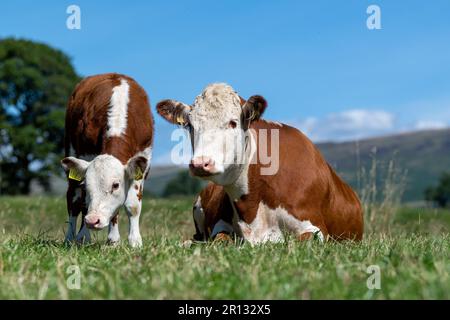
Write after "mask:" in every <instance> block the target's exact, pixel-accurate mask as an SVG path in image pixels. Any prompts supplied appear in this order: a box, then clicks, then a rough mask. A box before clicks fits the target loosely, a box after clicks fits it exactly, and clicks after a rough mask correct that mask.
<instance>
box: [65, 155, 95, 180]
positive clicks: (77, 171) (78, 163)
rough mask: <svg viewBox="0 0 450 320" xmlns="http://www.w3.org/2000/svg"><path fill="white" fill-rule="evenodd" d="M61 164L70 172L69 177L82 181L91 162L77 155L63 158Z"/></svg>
mask: <svg viewBox="0 0 450 320" xmlns="http://www.w3.org/2000/svg"><path fill="white" fill-rule="evenodd" d="M61 166H62V167H63V169H64V171H65V172H66V173H68V176H69V179H72V180H77V181H81V180H83V179H84V176H85V175H86V170H87V168H88V166H89V162H88V161H85V160H81V159H77V158H75V157H67V158H64V159H62V160H61Z"/></svg>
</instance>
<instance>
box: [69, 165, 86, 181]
mask: <svg viewBox="0 0 450 320" xmlns="http://www.w3.org/2000/svg"><path fill="white" fill-rule="evenodd" d="M69 179H72V180H75V181H81V180H83V176H82V175H81V174H80V173H79V172H78V171H77V170H75V169H74V168H72V169H70V170H69Z"/></svg>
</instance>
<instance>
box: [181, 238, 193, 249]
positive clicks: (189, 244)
mask: <svg viewBox="0 0 450 320" xmlns="http://www.w3.org/2000/svg"><path fill="white" fill-rule="evenodd" d="M193 244H194V241H192V240H185V241H183V242H182V243H181V246H182V247H183V248H190V247H192V245H193Z"/></svg>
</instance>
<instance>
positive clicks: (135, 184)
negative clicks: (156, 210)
mask: <svg viewBox="0 0 450 320" xmlns="http://www.w3.org/2000/svg"><path fill="white" fill-rule="evenodd" d="M153 126H154V124H153V116H152V113H151V110H150V105H149V101H148V98H147V94H146V92H145V90H144V89H143V88H142V87H141V86H140V85H139V84H138V83H137V82H136V81H135V80H133V79H132V78H130V77H128V76H126V75H122V74H117V73H107V74H101V75H95V76H90V77H87V78H85V79H83V80H82V81H81V82H80V83H79V84H78V85H77V86H76V87H75V89H74V91H73V93H72V95H71V97H70V99H69V102H68V105H67V110H66V118H65V141H64V144H65V158H64V159H62V160H61V164H62V166H63V168H64V170H65V171H66V174H67V176H68V189H67V195H66V199H67V211H68V214H69V224H68V229H67V233H66V237H65V241H66V242H72V241H74V240H76V241H77V242H89V241H90V233H89V229H91V230H101V229H103V228H105V227H106V226H108V227H109V231H108V242H109V243H112V244H115V243H117V242H119V240H120V234H119V226H118V213H119V208H120V207H122V206H123V207H125V211H126V213H127V215H128V218H129V234H128V241H129V244H130V246H132V247H139V246H141V245H142V237H141V234H140V231H139V216H140V214H141V209H142V194H143V187H144V180H145V179H146V178H147V175H148V172H149V168H150V159H151V151H152V144H153ZM80 212H81V213H82V221H81V227H80V230H79V233H78V234H77V235H76V227H77V218H78V215H79V214H80Z"/></svg>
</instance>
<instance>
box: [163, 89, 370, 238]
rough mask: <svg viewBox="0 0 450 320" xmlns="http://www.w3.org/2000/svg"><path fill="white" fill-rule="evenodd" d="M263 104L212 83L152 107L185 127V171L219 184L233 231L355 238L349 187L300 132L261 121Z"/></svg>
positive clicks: (354, 202)
mask: <svg viewBox="0 0 450 320" xmlns="http://www.w3.org/2000/svg"><path fill="white" fill-rule="evenodd" d="M266 106H267V103H266V101H265V99H264V98H263V97H261V96H258V95H255V96H252V97H250V98H249V99H248V100H247V101H245V100H244V99H243V98H242V97H240V96H239V95H238V94H237V93H236V92H235V91H234V90H233V89H232V88H231V87H230V86H229V85H226V84H220V83H219V84H211V85H209V86H207V87H206V88H205V90H204V91H203V92H202V94H201V95H199V96H197V98H196V99H195V102H194V104H193V105H192V106H190V105H187V104H184V103H181V102H178V101H174V100H164V101H161V102H159V103H158V105H157V111H158V113H159V114H160V115H161V116H162V117H163V118H165V119H166V120H168V121H169V122H172V123H174V124H181V125H183V126H184V127H185V128H186V129H187V130H189V132H190V138H191V143H192V147H193V157H192V159H191V163H190V170H191V173H192V174H193V175H194V176H197V177H200V178H202V179H206V180H209V181H212V182H214V183H216V184H218V185H221V186H223V189H224V190H225V192H226V194H227V195H228V197H229V198H230V200H231V202H232V209H233V222H232V227H233V229H234V231H235V232H236V233H237V235H238V236H241V237H243V238H244V239H246V240H248V241H249V242H250V243H252V244H255V243H260V242H265V241H281V240H283V239H284V237H283V231H284V230H286V231H290V232H292V233H293V234H294V235H295V236H296V237H297V238H299V239H309V238H311V237H312V236H313V235H317V236H318V237H319V238H321V239H327V238H328V237H332V238H335V239H356V240H359V239H361V238H362V234H363V215H362V209H361V205H360V202H359V200H358V197H357V195H356V194H355V192H354V191H353V190H352V189H351V188H350V187H349V186H348V185H347V184H346V183H344V182H343V181H342V180H341V179H340V178H339V177H338V176H337V174H336V173H335V172H334V170H333V169H332V168H331V167H330V166H329V165H328V164H327V162H326V161H325V160H324V159H323V157H322V155H321V154H320V152H319V150H318V149H317V148H316V147H315V146H314V145H313V143H312V142H311V141H310V140H309V139H308V138H307V137H306V136H305V135H303V134H302V133H301V132H300V131H299V130H297V129H295V128H293V127H290V126H288V125H285V124H280V123H274V122H269V121H265V120H261V119H260V118H261V115H262V114H263V112H264V110H265V109H266ZM230 141H231V142H232V143H230ZM268 155H270V157H269V156H268ZM268 159H269V160H270V161H268Z"/></svg>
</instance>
